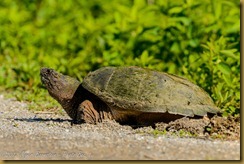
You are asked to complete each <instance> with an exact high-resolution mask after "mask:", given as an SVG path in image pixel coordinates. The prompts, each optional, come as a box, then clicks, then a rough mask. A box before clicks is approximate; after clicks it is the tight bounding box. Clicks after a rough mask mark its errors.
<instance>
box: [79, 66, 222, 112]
mask: <svg viewBox="0 0 244 164" xmlns="http://www.w3.org/2000/svg"><path fill="white" fill-rule="evenodd" d="M82 85H83V87H84V88H86V89H87V90H88V91H90V92H92V93H93V94H95V95H97V96H98V97H99V98H100V99H101V100H103V101H104V102H106V103H107V104H108V105H109V106H111V107H118V108H120V109H123V110H125V111H129V110H134V111H141V112H153V113H154V112H156V113H166V112H168V113H170V114H179V115H184V116H195V115H197V116H204V115H206V114H207V113H218V112H219V108H217V107H216V106H215V105H214V103H213V101H212V99H211V98H210V96H209V95H208V94H207V93H206V92H205V91H204V90H203V89H201V88H200V87H198V86H197V85H195V84H193V83H192V82H190V81H188V80H186V79H184V78H181V77H178V76H175V75H171V74H167V73H163V72H157V71H152V70H149V69H144V68H139V67H103V68H100V69H98V70H96V71H94V72H91V73H89V74H88V76H86V77H85V78H84V81H83V83H82Z"/></svg>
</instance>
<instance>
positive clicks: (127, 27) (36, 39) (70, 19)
mask: <svg viewBox="0 0 244 164" xmlns="http://www.w3.org/2000/svg"><path fill="white" fill-rule="evenodd" d="M0 24H1V27H0V63H1V65H0V85H1V86H2V87H3V88H5V89H9V90H13V91H15V92H14V94H15V95H17V97H18V99H20V100H28V101H33V102H35V103H38V102H40V100H43V101H45V99H46V97H47V96H46V95H47V92H46V91H44V90H43V87H42V85H41V83H40V77H39V70H40V68H41V67H43V66H45V67H52V68H54V69H57V70H58V71H61V72H63V73H65V74H69V75H71V76H75V77H77V78H79V79H80V80H82V77H84V76H85V75H86V74H87V73H88V72H89V71H91V70H95V69H97V68H99V67H102V66H108V65H112V66H120V65H137V66H141V67H148V68H151V69H155V70H159V71H166V72H169V73H174V74H178V75H181V76H185V77H187V78H188V79H190V80H192V81H193V82H195V83H197V84H198V85H200V86H201V87H203V88H204V89H205V90H206V91H207V92H208V93H209V94H210V95H211V96H212V98H213V99H214V101H215V102H216V104H217V105H218V106H219V107H221V108H223V110H224V111H225V112H226V113H230V114H238V113H239V109H240V46H239V45H240V10H239V1H234V0H215V1H204V0H199V1H193V0H176V1H171V0H134V1H131V0H121V1H118V0H102V1H101V0H93V1H67V0H55V1H51V0H23V1H18V0H2V1H1V2H0ZM24 93H28V94H24ZM41 102H42V101H41ZM40 104H43V103H40Z"/></svg>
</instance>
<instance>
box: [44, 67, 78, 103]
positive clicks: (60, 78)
mask: <svg viewBox="0 0 244 164" xmlns="http://www.w3.org/2000/svg"><path fill="white" fill-rule="evenodd" d="M40 75H41V81H42V83H43V84H44V85H45V87H46V88H47V90H48V92H49V94H50V95H51V96H52V97H53V98H54V99H56V100H57V101H58V102H59V103H60V104H61V105H64V104H66V103H67V101H68V102H69V100H71V99H72V98H73V96H74V94H75V92H76V90H77V88H78V87H79V85H80V82H79V81H78V80H76V79H75V78H72V77H70V76H66V75H63V74H61V73H58V72H56V71H54V70H53V69H50V68H42V69H41V71H40Z"/></svg>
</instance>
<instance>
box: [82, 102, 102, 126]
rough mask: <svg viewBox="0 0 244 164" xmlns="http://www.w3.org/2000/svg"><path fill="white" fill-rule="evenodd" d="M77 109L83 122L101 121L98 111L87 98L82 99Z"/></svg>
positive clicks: (93, 122)
mask: <svg viewBox="0 0 244 164" xmlns="http://www.w3.org/2000/svg"><path fill="white" fill-rule="evenodd" d="M78 111H79V112H78V113H79V114H80V115H81V119H82V120H84V122H85V123H89V124H97V123H98V122H101V120H100V116H99V113H98V112H97V110H96V109H95V108H94V107H93V104H92V102H91V101H89V100H85V101H83V102H82V103H81V104H80V106H79V108H78Z"/></svg>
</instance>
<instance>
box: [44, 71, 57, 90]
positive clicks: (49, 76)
mask: <svg viewBox="0 0 244 164" xmlns="http://www.w3.org/2000/svg"><path fill="white" fill-rule="evenodd" d="M40 76H41V81H42V83H43V84H44V85H45V86H46V87H47V88H53V84H55V83H56V78H57V77H58V73H57V72H55V71H54V70H53V69H50V68H41V71H40Z"/></svg>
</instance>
